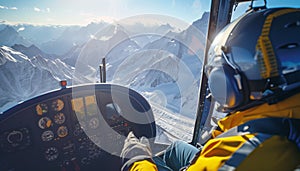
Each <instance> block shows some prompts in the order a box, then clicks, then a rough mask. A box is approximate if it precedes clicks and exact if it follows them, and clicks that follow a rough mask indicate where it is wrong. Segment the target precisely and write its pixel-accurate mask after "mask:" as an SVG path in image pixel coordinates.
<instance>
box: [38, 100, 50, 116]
mask: <svg viewBox="0 0 300 171" xmlns="http://www.w3.org/2000/svg"><path fill="white" fill-rule="evenodd" d="M35 110H36V113H37V114H38V115H43V114H44V113H47V112H48V106H47V104H45V103H40V104H38V105H36V107H35Z"/></svg>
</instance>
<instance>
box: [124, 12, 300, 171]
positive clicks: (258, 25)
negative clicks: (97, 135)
mask: <svg viewBox="0 0 300 171" xmlns="http://www.w3.org/2000/svg"><path fill="white" fill-rule="evenodd" d="M208 55H209V58H208V64H207V65H206V66H205V72H206V75H207V78H208V87H209V90H210V93H211V95H212V98H213V100H215V101H216V102H217V103H218V105H219V106H220V107H218V108H221V109H222V111H223V112H226V113H228V114H227V115H226V117H224V118H222V119H220V120H218V128H217V129H216V130H214V131H213V132H212V138H211V139H210V140H208V141H207V142H206V143H205V144H204V146H203V147H202V148H201V149H199V148H195V147H194V146H192V145H189V144H188V143H185V142H183V141H178V142H175V143H173V144H171V145H170V146H169V147H168V148H167V149H166V150H165V152H164V154H163V155H162V156H159V157H158V156H152V155H151V149H150V148H149V144H148V143H147V139H146V138H141V139H137V138H136V137H135V136H134V134H133V133H130V134H129V135H128V137H127V139H126V141H125V144H124V148H123V151H122V158H123V159H124V160H123V162H124V165H123V167H122V170H124V171H127V170H129V171H138V170H139V171H140V170H145V171H152V170H169V171H171V170H174V171H175V170H187V171H194V170H197V171H198V170H226V171H227V170H264V171H266V170H272V171H275V170H281V171H282V170H296V169H297V168H298V169H300V9H292V8H274V9H263V10H259V11H249V12H247V13H246V14H245V15H243V16H241V17H240V18H238V19H236V20H235V21H233V22H232V23H230V24H229V25H228V26H226V27H225V28H224V29H223V30H222V31H221V32H220V33H219V34H218V35H217V36H216V37H215V39H214V41H213V42H212V44H211V47H210V50H209V53H208Z"/></svg>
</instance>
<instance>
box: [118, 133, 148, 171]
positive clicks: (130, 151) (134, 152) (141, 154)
mask: <svg viewBox="0 0 300 171" xmlns="http://www.w3.org/2000/svg"><path fill="white" fill-rule="evenodd" d="M151 156H152V153H151V148H150V144H149V140H148V139H147V138H146V137H141V138H140V139H138V138H137V137H136V136H135V135H134V134H133V132H129V134H128V136H127V138H126V139H125V142H124V147H123V149H122V152H121V158H122V164H123V167H122V171H124V170H128V169H129V168H130V166H131V165H132V164H133V163H134V162H137V161H141V160H150V161H152V159H151Z"/></svg>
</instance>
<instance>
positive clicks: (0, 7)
mask: <svg viewBox="0 0 300 171" xmlns="http://www.w3.org/2000/svg"><path fill="white" fill-rule="evenodd" d="M0 9H8V7H6V6H2V5H0Z"/></svg>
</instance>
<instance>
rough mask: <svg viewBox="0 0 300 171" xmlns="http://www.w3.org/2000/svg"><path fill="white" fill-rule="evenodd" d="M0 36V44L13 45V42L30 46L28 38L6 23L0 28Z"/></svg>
mask: <svg viewBox="0 0 300 171" xmlns="http://www.w3.org/2000/svg"><path fill="white" fill-rule="evenodd" d="M0 38H1V39H0V45H6V46H13V45H14V44H22V45H24V46H30V45H31V44H32V43H31V42H30V41H29V40H27V39H25V38H24V37H22V36H20V35H19V33H18V32H17V31H16V30H15V29H14V28H13V27H12V26H8V25H7V26H6V27H5V28H4V29H2V30H0Z"/></svg>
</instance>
